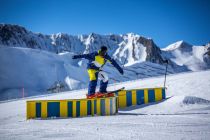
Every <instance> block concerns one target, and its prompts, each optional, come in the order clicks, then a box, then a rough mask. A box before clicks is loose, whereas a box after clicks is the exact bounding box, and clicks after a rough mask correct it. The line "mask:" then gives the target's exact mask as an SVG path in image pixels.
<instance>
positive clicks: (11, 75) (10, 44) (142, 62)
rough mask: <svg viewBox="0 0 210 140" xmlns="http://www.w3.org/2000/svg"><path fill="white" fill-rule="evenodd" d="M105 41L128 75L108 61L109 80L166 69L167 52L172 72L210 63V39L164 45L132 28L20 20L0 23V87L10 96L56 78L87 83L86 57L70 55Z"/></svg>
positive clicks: (69, 85) (70, 85)
mask: <svg viewBox="0 0 210 140" xmlns="http://www.w3.org/2000/svg"><path fill="white" fill-rule="evenodd" d="M101 45H106V46H107V47H108V48H109V54H110V55H111V56H112V57H113V58H114V59H115V60H117V61H118V63H119V64H121V65H122V66H124V75H123V76H121V75H120V74H119V73H118V71H117V70H115V69H114V68H113V67H112V66H111V65H110V64H108V65H107V66H105V67H104V71H105V72H107V73H108V74H109V77H110V83H115V82H122V81H128V80H135V79H142V78H147V77H152V76H160V75H164V73H165V64H164V63H163V62H164V61H163V60H164V59H166V58H167V59H169V67H168V73H177V72H183V71H189V70H192V71H196V70H204V69H208V68H210V45H209V44H207V45H206V46H192V45H189V44H188V43H185V42H183V41H180V42H177V43H174V44H171V45H169V46H168V47H167V48H165V49H162V50H161V49H160V48H159V47H158V46H157V45H156V44H155V43H154V41H153V40H152V39H150V38H145V37H142V36H140V35H137V34H133V33H128V34H124V35H116V34H111V35H99V34H95V33H92V34H90V35H78V36H72V35H68V34H63V33H58V34H52V35H43V34H41V33H33V32H31V31H28V30H26V29H25V28H24V27H21V26H19V25H10V24H0V93H1V95H5V96H4V97H3V98H9V96H10V95H9V94H10V93H13V92H15V93H21V89H22V88H23V87H24V88H25V91H26V92H27V91H28V93H29V92H30V93H31V94H32V93H34V94H40V92H45V91H46V90H47V89H49V88H50V87H52V86H53V85H56V83H57V82H61V83H63V84H64V86H65V88H66V89H68V90H69V89H70V90H73V89H79V88H84V87H87V84H88V75H87V73H86V60H72V59H71V56H72V55H74V54H81V53H89V52H93V51H97V50H98V49H99V48H100V46H101ZM204 54H205V55H204ZM11 90H13V92H11ZM11 96H13V95H11ZM20 96H22V95H20Z"/></svg>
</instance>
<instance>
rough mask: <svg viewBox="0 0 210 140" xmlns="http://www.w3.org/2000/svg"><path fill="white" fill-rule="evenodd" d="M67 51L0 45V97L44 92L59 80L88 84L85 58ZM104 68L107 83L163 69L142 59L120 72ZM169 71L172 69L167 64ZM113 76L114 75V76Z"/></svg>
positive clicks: (67, 87)
mask: <svg viewBox="0 0 210 140" xmlns="http://www.w3.org/2000/svg"><path fill="white" fill-rule="evenodd" d="M72 55H74V53H71V52H62V53H59V54H55V53H51V52H48V51H43V50H37V49H30V48H20V47H5V48H0V65H1V67H0V100H5V99H14V98H21V97H23V93H22V90H23V88H24V91H25V94H24V96H26V97H27V96H32V95H40V94H47V89H50V88H52V87H54V86H55V85H57V84H58V83H61V84H63V85H64V86H65V88H64V89H62V90H63V91H65V90H75V89H82V88H85V87H87V86H88V81H89V79H88V74H87V70H86V62H87V61H86V60H83V59H76V60H72ZM104 71H105V72H106V73H108V75H109V79H110V80H109V83H116V82H123V81H128V80H135V79H139V78H145V77H151V76H160V75H164V73H165V66H163V65H159V64H155V63H150V62H142V63H140V62H139V63H135V64H133V65H132V66H129V67H124V71H125V72H124V75H123V76H122V75H121V74H120V73H119V72H118V71H117V70H116V68H114V67H113V66H111V64H109V63H107V65H106V66H105V67H104ZM168 71H169V73H170V74H171V73H174V71H173V68H171V66H169V68H168ZM116 77H117V78H116Z"/></svg>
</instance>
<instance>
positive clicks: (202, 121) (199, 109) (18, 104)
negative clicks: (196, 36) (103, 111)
mask: <svg viewBox="0 0 210 140" xmlns="http://www.w3.org/2000/svg"><path fill="white" fill-rule="evenodd" d="M209 74H210V71H202V72H190V73H183V74H176V75H170V76H168V78H167V84H166V85H167V90H166V95H167V98H168V99H166V100H165V101H163V102H159V103H153V104H148V105H140V106H136V107H129V108H125V109H123V110H120V111H119V114H118V115H116V116H100V117H84V118H75V119H71V118H69V119H49V120H39V119H38V120H26V116H25V114H26V112H25V111H26V109H25V108H26V100H34V99H68V98H71V99H73V98H82V97H84V96H85V93H86V90H78V91H72V92H63V93H58V94H54V95H47V96H37V97H36V98H28V99H21V100H16V101H11V102H2V103H0V111H1V115H0V139H4V140H7V139H21V140H25V139H29V138H30V139H32V140H33V139H168V138H169V137H170V139H208V138H209V137H210V94H209V91H208V90H206V89H209V88H210V77H209V76H207V75H209ZM163 80H164V77H157V78H147V79H142V80H136V81H129V82H124V83H120V84H117V85H113V86H111V87H109V89H116V88H118V87H121V86H125V87H126V89H131V88H142V87H156V86H161V85H162V83H163ZM89 130H91V131H89Z"/></svg>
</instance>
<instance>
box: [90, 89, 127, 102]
mask: <svg viewBox="0 0 210 140" xmlns="http://www.w3.org/2000/svg"><path fill="white" fill-rule="evenodd" d="M124 89H125V87H122V88H119V89H117V90H113V91H107V92H106V93H103V95H100V96H97V95H96V96H95V97H92V99H94V98H106V97H113V96H115V95H116V92H119V91H122V90H124ZM111 94H113V95H112V96H110V95H111ZM89 99H90V98H89Z"/></svg>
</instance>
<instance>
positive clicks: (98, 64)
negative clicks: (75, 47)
mask: <svg viewBox="0 0 210 140" xmlns="http://www.w3.org/2000/svg"><path fill="white" fill-rule="evenodd" d="M78 58H85V59H88V60H89V62H88V65H87V71H88V75H89V78H90V81H89V86H88V94H87V98H95V97H103V95H104V93H106V92H107V90H106V88H107V85H108V76H107V74H106V73H105V72H104V71H102V67H103V66H104V65H105V63H106V62H107V61H109V62H110V63H111V64H112V65H113V66H114V67H115V68H117V70H118V71H119V72H120V73H121V74H122V75H123V69H122V68H121V67H120V66H119V65H118V64H117V62H116V61H115V60H114V59H112V58H111V57H110V56H109V55H108V54H107V47H106V46H101V49H100V50H99V51H98V52H93V53H89V54H82V55H74V56H72V59H78ZM98 78H99V79H100V80H101V81H100V90H99V92H98V93H95V90H96V86H97V80H98ZM109 96H113V94H110V95H109Z"/></svg>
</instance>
